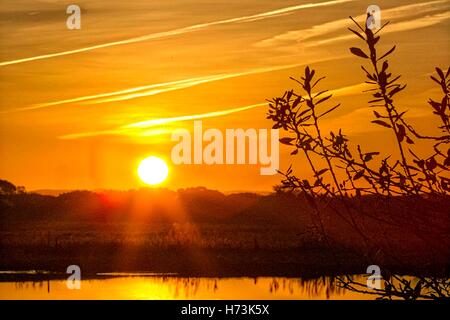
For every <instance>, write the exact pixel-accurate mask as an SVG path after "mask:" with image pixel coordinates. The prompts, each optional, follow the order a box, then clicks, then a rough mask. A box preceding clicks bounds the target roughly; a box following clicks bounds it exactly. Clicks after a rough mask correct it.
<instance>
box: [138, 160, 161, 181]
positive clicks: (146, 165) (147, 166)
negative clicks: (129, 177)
mask: <svg viewBox="0 0 450 320" xmlns="http://www.w3.org/2000/svg"><path fill="white" fill-rule="evenodd" d="M137 173H138V176H139V178H140V179H141V180H142V181H143V182H145V183H146V184H150V185H157V184H160V183H162V182H164V180H166V178H167V176H168V174H169V167H168V166H167V164H166V162H165V161H164V160H163V159H161V158H158V157H155V156H150V157H148V158H145V159H144V160H142V161H141V162H140V163H139V167H138V169H137Z"/></svg>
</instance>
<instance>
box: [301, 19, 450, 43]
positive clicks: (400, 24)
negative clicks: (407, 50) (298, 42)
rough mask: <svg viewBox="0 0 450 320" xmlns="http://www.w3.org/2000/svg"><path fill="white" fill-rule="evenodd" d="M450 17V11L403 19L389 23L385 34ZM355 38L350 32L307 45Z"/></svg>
mask: <svg viewBox="0 0 450 320" xmlns="http://www.w3.org/2000/svg"><path fill="white" fill-rule="evenodd" d="M449 18H450V12H444V13H439V14H435V15H429V16H425V17H423V18H419V19H414V20H412V21H403V22H398V23H394V24H389V27H387V28H385V29H383V34H388V33H394V32H402V31H409V30H416V29H420V28H426V27H430V26H433V25H436V24H439V23H441V22H443V21H445V20H447V19H449ZM353 38H354V36H353V35H351V34H350V35H345V36H339V37H334V38H329V39H324V40H320V41H316V42H313V43H308V44H307V46H308V47H314V46H319V45H324V44H328V43H331V42H337V41H344V40H349V39H353Z"/></svg>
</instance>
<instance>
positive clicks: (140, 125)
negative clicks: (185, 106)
mask: <svg viewBox="0 0 450 320" xmlns="http://www.w3.org/2000/svg"><path fill="white" fill-rule="evenodd" d="M266 105H267V102H264V103H258V104H252V105H249V106H245V107H239V108H233V109H226V110H220V111H213V112H208V113H200V114H191V115H185V116H178V117H170V118H160V119H150V120H145V121H140V122H135V123H131V124H127V125H123V126H120V127H118V128H116V129H112V130H103V131H92V132H83V133H74V134H68V135H63V136H60V137H59V138H60V139H64V140H73V139H80V138H87V137H95V136H101V135H112V134H126V133H130V132H132V131H133V130H136V129H145V128H150V127H154V126H158V125H164V124H169V123H173V122H180V121H187V120H196V119H206V118H213V117H220V116H225V115H229V114H232V113H236V112H241V111H245V110H249V109H253V108H257V107H262V106H266Z"/></svg>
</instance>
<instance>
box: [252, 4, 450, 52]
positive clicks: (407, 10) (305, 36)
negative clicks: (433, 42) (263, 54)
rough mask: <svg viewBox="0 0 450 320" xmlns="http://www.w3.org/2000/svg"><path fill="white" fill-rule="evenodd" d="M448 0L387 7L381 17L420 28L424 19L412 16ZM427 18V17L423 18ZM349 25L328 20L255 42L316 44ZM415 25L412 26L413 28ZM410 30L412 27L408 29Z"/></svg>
mask: <svg viewBox="0 0 450 320" xmlns="http://www.w3.org/2000/svg"><path fill="white" fill-rule="evenodd" d="M449 3H450V2H449V1H448V0H438V1H432V2H422V3H416V4H411V5H404V6H400V7H395V8H391V9H385V10H383V9H382V11H381V17H382V19H383V20H385V21H386V20H392V19H401V18H409V19H408V21H405V22H403V23H404V28H405V27H406V26H407V25H408V24H411V26H415V27H414V28H420V27H422V26H421V24H420V23H418V22H417V21H419V20H422V19H420V18H419V19H412V16H414V15H417V14H424V13H426V12H431V11H436V10H445V9H447V8H448V5H449ZM365 18H366V15H360V16H358V17H356V18H355V19H356V20H359V21H361V20H363V21H364V20H365ZM423 19H425V18H423ZM348 26H349V19H348V18H346V19H340V20H335V21H330V22H326V23H323V24H319V25H315V26H313V27H311V28H307V29H301V30H293V31H288V32H285V33H282V34H279V35H276V36H274V37H271V38H268V39H265V40H262V41H260V42H258V43H256V44H255V46H256V47H259V48H267V47H280V46H281V47H282V46H284V45H286V44H291V43H292V42H297V43H298V42H303V41H308V42H309V44H310V45H311V44H312V45H314V42H315V41H313V39H314V38H323V37H324V36H326V35H328V34H332V33H334V32H339V31H342V30H346V29H347V27H348ZM412 28H413V27H411V29H412ZM389 29H391V30H392V25H390V27H389V28H387V29H385V30H389ZM408 30H410V29H408ZM397 31H402V30H401V29H399V30H395V31H390V32H397ZM349 38H352V36H347V35H346V36H341V37H335V38H333V39H349ZM326 41H327V40H323V39H320V40H319V41H317V43H323V42H326Z"/></svg>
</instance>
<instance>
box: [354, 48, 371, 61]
mask: <svg viewBox="0 0 450 320" xmlns="http://www.w3.org/2000/svg"><path fill="white" fill-rule="evenodd" d="M350 51H351V53H353V54H354V55H355V56H358V57H361V58H364V59H368V58H369V56H368V55H367V54H365V53H364V51H362V50H361V49H360V48H355V47H352V48H350Z"/></svg>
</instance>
